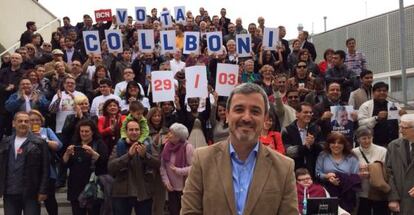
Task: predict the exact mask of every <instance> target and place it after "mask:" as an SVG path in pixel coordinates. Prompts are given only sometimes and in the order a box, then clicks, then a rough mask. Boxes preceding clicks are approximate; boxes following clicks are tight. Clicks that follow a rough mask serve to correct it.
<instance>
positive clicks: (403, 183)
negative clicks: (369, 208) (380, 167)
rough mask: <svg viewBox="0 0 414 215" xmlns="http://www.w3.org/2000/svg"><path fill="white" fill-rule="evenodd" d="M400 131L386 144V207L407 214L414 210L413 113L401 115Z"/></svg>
mask: <svg viewBox="0 0 414 215" xmlns="http://www.w3.org/2000/svg"><path fill="white" fill-rule="evenodd" d="M400 133H401V136H402V137H401V138H398V139H396V140H394V141H392V142H391V143H390V144H389V145H388V151H387V156H386V159H385V163H386V166H387V170H388V171H387V172H388V173H389V184H390V186H391V192H390V193H389V195H388V201H389V203H388V207H389V208H390V210H391V211H392V212H395V213H398V214H403V215H408V214H411V213H412V211H413V210H414V168H413V163H414V114H405V115H402V116H401V122H400Z"/></svg>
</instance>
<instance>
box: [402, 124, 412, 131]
mask: <svg viewBox="0 0 414 215" xmlns="http://www.w3.org/2000/svg"><path fill="white" fill-rule="evenodd" d="M400 128H401V129H404V130H406V129H410V128H413V126H402V125H400Z"/></svg>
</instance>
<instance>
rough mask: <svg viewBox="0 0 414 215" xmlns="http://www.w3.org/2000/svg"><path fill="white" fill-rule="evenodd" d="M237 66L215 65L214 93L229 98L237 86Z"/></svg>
mask: <svg viewBox="0 0 414 215" xmlns="http://www.w3.org/2000/svg"><path fill="white" fill-rule="evenodd" d="M238 77H239V65H235V64H224V63H218V64H217V76H216V88H215V89H216V92H217V94H218V95H219V96H229V95H230V92H231V91H232V90H233V89H234V87H235V86H236V85H237V84H238Z"/></svg>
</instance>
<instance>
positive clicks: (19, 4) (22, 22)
mask: <svg viewBox="0 0 414 215" xmlns="http://www.w3.org/2000/svg"><path fill="white" fill-rule="evenodd" d="M0 14H1V19H0V29H1V34H0V43H1V44H2V45H3V46H4V47H5V48H6V49H7V48H9V47H11V46H12V45H13V44H15V43H17V42H19V39H20V35H21V34H22V33H23V32H24V31H25V30H26V22H27V21H35V22H36V25H37V29H40V28H41V27H43V26H45V25H47V24H48V23H49V22H51V21H52V20H55V19H56V17H55V16H54V15H53V14H52V13H50V12H49V11H47V10H46V9H45V8H44V7H42V6H41V5H40V4H39V3H38V2H37V1H36V0H0ZM59 26H60V23H59V22H57V21H55V22H54V23H53V24H51V25H50V26H49V27H47V28H45V29H43V30H42V31H40V32H39V33H40V34H41V35H42V36H43V39H44V40H45V41H50V37H51V34H52V32H53V31H56V29H57V28H58V27H59Z"/></svg>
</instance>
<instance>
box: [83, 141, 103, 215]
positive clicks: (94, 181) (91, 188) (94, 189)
mask: <svg viewBox="0 0 414 215" xmlns="http://www.w3.org/2000/svg"><path fill="white" fill-rule="evenodd" d="M92 148H93V150H94V151H96V150H97V148H98V147H97V144H96V142H94V143H93V145H92ZM90 169H91V170H92V173H91V176H90V177H89V182H88V183H87V184H86V185H85V187H84V188H83V190H82V192H81V193H80V194H79V196H78V201H79V206H80V207H81V208H92V207H93V206H94V205H95V204H96V203H99V202H101V201H103V200H104V191H103V187H102V185H101V183H99V177H98V176H96V174H95V162H93V161H91V166H90Z"/></svg>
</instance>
